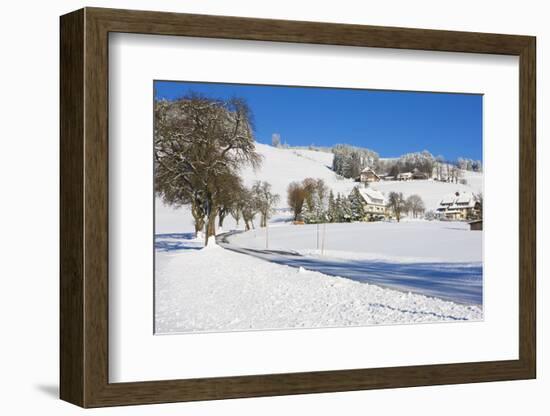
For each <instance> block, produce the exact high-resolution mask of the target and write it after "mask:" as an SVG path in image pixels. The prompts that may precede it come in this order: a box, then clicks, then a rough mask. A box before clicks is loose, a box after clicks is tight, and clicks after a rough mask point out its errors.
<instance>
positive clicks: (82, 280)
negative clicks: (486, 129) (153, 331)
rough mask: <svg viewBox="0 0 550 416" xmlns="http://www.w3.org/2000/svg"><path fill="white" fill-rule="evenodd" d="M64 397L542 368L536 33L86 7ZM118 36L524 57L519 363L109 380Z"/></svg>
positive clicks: (484, 377)
mask: <svg viewBox="0 0 550 416" xmlns="http://www.w3.org/2000/svg"><path fill="white" fill-rule="evenodd" d="M60 29H61V45H60V47H61V50H60V53H61V60H60V64H61V92H60V101H61V104H60V105H61V108H60V110H61V120H60V123H61V154H60V159H61V179H60V186H61V200H60V204H61V213H60V216H61V218H60V220H61V229H60V232H61V242H60V253H61V254H60V262H61V267H60V279H61V280H60V379H61V381H60V383H61V385H60V396H61V399H63V400H66V401H68V402H71V403H74V404H76V405H79V406H82V407H101V406H115V405H132V404H146V403H163V402H179V401H192V400H214V399H226V398H239V397H258V396H271V395H288V394H304V393H321V392H338V391H351V390H364V389H380V388H397V387H410V386H426V385H439V384H454V383H474V382H487V381H499V380H519V379H530V378H535V376H536V325H535V322H536V321H535V319H536V316H535V313H536V289H535V283H536V275H535V266H536V254H535V253H536V163H535V162H536V149H535V128H536V119H535V106H536V97H535V50H536V46H535V38H534V37H530V36H516V35H500V34H485V33H467V32H451V31H438V30H421V29H403V28H390V27H376V26H361V25H344V24H328V23H313V22H297V21H283V20H264V19H252V18H239V17H222V16H206V15H190V14H176V13H161V12H147V11H130V10H114V9H99V8H85V9H81V10H78V11H75V12H72V13H69V14H67V15H64V16H62V17H61V22H60ZM110 32H125V33H140V34H152V35H153V34H154V35H173V36H191V37H205V38H223V39H242V40H262V41H277V42H295V43H310V44H328V45H346V46H357V47H362V46H364V47H366V46H368V47H380V48H397V49H415V50H429V51H447V52H467V53H483V54H502V55H515V56H518V57H519V66H520V80H519V88H520V91H519V101H520V107H519V109H518V110H519V120H520V131H519V134H520V148H519V149H518V151H519V155H520V159H519V160H520V182H519V183H520V185H519V187H520V189H519V192H520V193H521V195H522V203H521V205H520V207H519V212H520V215H519V233H520V234H519V235H520V245H519V247H520V252H519V262H520V264H519V270H518V271H517V272H518V273H519V305H520V306H519V311H520V313H519V359H518V360H508V361H491V362H472V363H460V364H444V365H419V366H406V367H390V368H366V369H353V370H348V369H342V370H338V371H322V372H307V373H288V374H265V375H253V376H237V377H219V378H203V379H182V380H169V381H147V382H135V383H109V379H108V361H109V354H108V299H109V297H108V287H109V285H108V282H109V276H108V223H109V216H108V140H109V138H108V80H109V77H108V65H109V62H108V35H109V33H110Z"/></svg>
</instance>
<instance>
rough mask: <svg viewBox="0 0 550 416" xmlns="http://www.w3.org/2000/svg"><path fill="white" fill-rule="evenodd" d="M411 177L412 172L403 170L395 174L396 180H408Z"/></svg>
mask: <svg viewBox="0 0 550 416" xmlns="http://www.w3.org/2000/svg"><path fill="white" fill-rule="evenodd" d="M412 178H413V174H412V172H403V173H399V174H398V175H397V180H398V181H410V180H411V179H412Z"/></svg>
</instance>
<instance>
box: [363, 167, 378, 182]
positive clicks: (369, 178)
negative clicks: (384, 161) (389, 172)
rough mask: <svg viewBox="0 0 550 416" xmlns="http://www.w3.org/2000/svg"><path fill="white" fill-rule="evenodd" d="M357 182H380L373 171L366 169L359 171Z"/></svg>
mask: <svg viewBox="0 0 550 416" xmlns="http://www.w3.org/2000/svg"><path fill="white" fill-rule="evenodd" d="M359 180H360V181H361V182H363V183H365V182H378V181H379V180H380V176H378V175H377V174H376V172H375V171H374V170H373V169H371V168H368V167H367V168H365V169H363V170H362V171H361V176H359Z"/></svg>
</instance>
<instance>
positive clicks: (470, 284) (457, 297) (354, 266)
mask: <svg viewBox="0 0 550 416" xmlns="http://www.w3.org/2000/svg"><path fill="white" fill-rule="evenodd" d="M238 234H240V233H238V232H237V233H227V234H224V235H221V236H219V238H218V244H219V245H220V246H222V247H224V248H226V249H228V250H232V251H235V252H238V253H243V254H248V255H251V256H254V257H257V258H260V259H263V260H266V261H270V262H273V263H276V264H282V265H286V266H291V267H297V268H299V267H303V268H304V269H307V270H311V271H317V272H320V273H323V274H326V275H331V276H340V277H344V278H348V279H351V280H354V281H358V282H366V283H371V284H375V285H378V286H382V287H386V288H390V289H397V290H400V291H405V292H413V293H417V294H422V295H426V296H433V297H437V298H440V299H444V300H449V301H452V302H456V303H462V304H475V305H481V304H482V303H483V302H482V300H483V280H482V273H483V270H482V265H481V262H472V261H441V260H426V261H392V260H385V259H364V258H363V259H362V258H356V259H354V258H351V259H350V258H337V257H333V256H320V255H315V254H312V255H307V254H306V255H303V254H300V253H299V252H298V251H294V250H279V249H274V250H265V249H261V248H258V247H251V246H244V245H243V244H239V242H240V240H239V237H240V236H239V235H238ZM235 237H237V238H235ZM243 240H244V239H243Z"/></svg>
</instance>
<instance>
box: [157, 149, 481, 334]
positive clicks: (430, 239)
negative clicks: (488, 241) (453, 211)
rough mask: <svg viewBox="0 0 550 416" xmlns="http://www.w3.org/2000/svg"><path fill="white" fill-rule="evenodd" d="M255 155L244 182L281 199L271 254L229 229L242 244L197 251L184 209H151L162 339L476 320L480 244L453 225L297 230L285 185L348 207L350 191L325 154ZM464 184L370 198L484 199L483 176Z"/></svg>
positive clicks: (223, 241)
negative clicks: (308, 182)
mask: <svg viewBox="0 0 550 416" xmlns="http://www.w3.org/2000/svg"><path fill="white" fill-rule="evenodd" d="M257 150H258V152H259V153H260V154H262V155H263V157H264V160H263V163H262V166H261V168H260V169H258V170H256V171H254V170H252V169H245V170H244V171H243V172H242V177H243V180H244V182H245V184H246V185H248V186H250V185H251V184H252V183H253V182H254V181H256V180H265V181H268V182H269V183H271V184H272V187H273V191H274V192H275V193H278V194H279V195H280V196H281V200H280V203H279V207H278V208H279V210H278V212H277V214H276V215H275V216H274V217H273V218H271V220H270V224H269V238H268V246H267V249H266V235H265V229H260V228H257V229H256V230H251V231H248V232H243V230H242V224H240V226H237V224H235V221H234V220H233V219H232V218H231V217H227V218H226V220H225V222H224V230H223V231H222V230H218V233H219V234H221V233H222V232H226V233H227V232H230V231H232V230H237V232H230V233H227V234H224V235H221V236H219V237H218V241H219V244H220V245H214V246H213V247H210V245H209V246H208V247H207V248H204V249H203V242H202V241H201V240H195V239H194V238H193V233H192V230H193V221H192V217H191V214H190V212H189V209H188V208H186V207H181V208H177V209H174V208H172V207H167V206H165V205H164V204H162V202H161V201H159V200H156V202H155V210H156V214H155V234H156V235H155V253H156V258H155V261H156V263H155V264H156V270H155V297H156V300H155V322H156V332H157V333H175V332H190V331H199V332H201V331H202V332H211V331H232V330H250V329H254V330H258V329H285V328H305V327H307V328H314V327H326V326H354V325H374V324H404V323H417V322H441V321H457V320H458V321H462V320H481V319H483V311H482V306H481V305H482V286H483V285H482V233H481V232H476V231H469V230H468V225H467V224H465V223H460V222H439V221H433V222H429V221H412V220H411V221H407V220H405V221H402V222H401V223H391V222H379V223H346V224H343V223H342V224H327V225H326V226H323V225H321V226H319V227H318V226H317V225H302V226H295V225H292V224H291V222H290V220H291V215H290V214H289V212H288V211H286V210H285V208H286V204H287V203H286V189H287V186H288V184H289V182H290V181H300V180H303V179H305V178H307V177H312V178H322V179H324V180H325V182H326V184H327V185H328V187H329V188H330V189H332V190H333V192H334V193H337V192H342V193H344V194H346V195H347V194H348V193H349V192H350V191H351V190H352V188H353V187H354V186H355V185H357V183H356V182H354V181H352V180H349V179H343V178H341V177H339V176H338V175H336V174H335V173H334V172H333V171H332V170H331V169H330V166H331V164H332V154H330V153H326V152H321V151H313V150H305V149H292V148H290V149H278V148H273V147H271V146H267V145H263V144H257ZM463 177H464V178H465V179H466V180H467V184H466V185H460V184H450V183H441V182H435V181H431V180H417V181H409V182H396V181H388V182H384V181H381V182H377V183H375V184H372V185H371V186H372V188H373V189H378V190H380V191H381V192H383V193H386V194H387V193H388V192H390V191H398V192H403V193H404V195H405V197H406V196H408V195H410V194H413V193H416V194H419V195H421V197H422V198H423V199H424V201H425V204H426V207H427V209H433V208H435V207H436V206H437V205H438V204H439V201H440V200H441V198H442V197H443V196H444V195H446V194H449V193H451V192H456V191H471V192H476V193H477V192H479V191H480V190H482V186H483V183H482V181H483V176H482V174H479V173H473V172H463ZM256 225H257V224H256ZM318 230H319V232H318ZM323 232H324V234H323ZM321 248H322V250H321Z"/></svg>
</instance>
